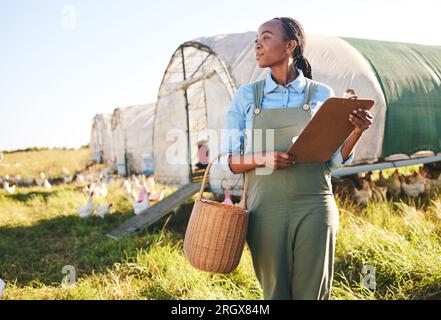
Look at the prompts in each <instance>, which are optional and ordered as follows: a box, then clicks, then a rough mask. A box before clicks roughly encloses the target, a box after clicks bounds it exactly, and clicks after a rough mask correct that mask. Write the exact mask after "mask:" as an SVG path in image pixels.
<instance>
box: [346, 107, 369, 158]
mask: <svg viewBox="0 0 441 320" xmlns="http://www.w3.org/2000/svg"><path fill="white" fill-rule="evenodd" d="M349 122H350V123H352V124H353V125H354V127H355V129H354V131H352V133H351V135H350V136H349V138H348V139H346V141H345V142H344V143H343V145H342V147H341V154H342V157H343V159H346V158H347V157H348V156H349V155H350V154H351V152H352V150H353V149H354V147H355V145H356V144H357V142H358V140H359V139H360V137H361V135H362V134H363V132H364V131H365V130H367V129H368V128H369V127H370V126H371V125H372V115H371V114H370V112H369V111H366V110H364V109H357V110H354V111H353V112H352V114H351V115H350V116H349Z"/></svg>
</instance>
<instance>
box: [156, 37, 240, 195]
mask: <svg viewBox="0 0 441 320" xmlns="http://www.w3.org/2000/svg"><path fill="white" fill-rule="evenodd" d="M188 47H193V48H196V49H197V50H201V51H205V52H206V53H208V55H207V56H206V57H205V58H204V59H203V60H202V62H201V63H200V64H199V66H198V67H197V68H196V70H195V71H194V72H193V73H192V74H191V75H190V77H188V78H187V74H186V70H185V54H184V49H185V48H188ZM178 51H180V53H181V61H182V71H183V76H184V79H183V81H186V80H188V79H191V78H192V77H193V76H194V75H195V74H196V73H197V72H198V71H199V70H200V68H201V67H202V66H203V65H204V64H205V62H206V61H207V60H208V58H209V57H211V56H213V57H214V58H216V60H217V61H218V62H219V65H220V66H221V67H222V69H223V71H224V72H225V75H226V80H227V81H228V82H227V83H226V85H229V86H230V90H231V92H233V93H234V92H235V91H236V90H237V88H236V86H235V84H234V81H233V79H232V78H231V75H230V71H229V70H228V67H227V66H226V64H225V63H224V61H223V60H222V59H221V58H219V56H218V55H217V54H216V52H214V51H213V50H212V49H211V48H210V47H209V46H207V45H205V44H203V43H201V42H199V41H186V42H184V43H182V44H181V45H180V46H179V47H178V48H177V49H176V50H175V52H173V54H172V56H171V59H170V61H169V63H168V65H167V68H166V69H165V70H166V71H165V72H164V75H163V77H162V80H161V84H160V85H159V90H158V96H157V99H156V107H155V112H154V115H155V119H156V118H157V112H158V102H159V98H160V92H161V88H162V86H163V84H164V81H165V79H166V76H167V72H168V70H169V68H170V66H171V64H172V62H173V58H174V57H175V56H176V54H177V52H178ZM190 86H191V84H190V85H188V86H185V87H184V99H185V114H186V123H187V128H186V135H187V162H188V166H189V176H188V178H189V181H190V183H192V182H194V179H193V178H194V176H193V167H192V164H191V158H190V157H191V150H190V148H191V146H190V117H189V109H188V107H189V105H190V104H189V102H188V95H187V89H188V87H190ZM206 107H207V106H206ZM155 126H156V121H154V122H153V141H154V142H153V143H156V137H155V132H156V130H155ZM209 188H210V187H209V184H208V187H207V189H209Z"/></svg>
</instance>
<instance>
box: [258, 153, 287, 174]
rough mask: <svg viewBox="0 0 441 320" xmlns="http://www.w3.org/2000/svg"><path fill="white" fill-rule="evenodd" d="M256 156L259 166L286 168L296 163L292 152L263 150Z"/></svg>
mask: <svg viewBox="0 0 441 320" xmlns="http://www.w3.org/2000/svg"><path fill="white" fill-rule="evenodd" d="M256 158H257V161H256V162H257V163H258V166H260V167H267V168H271V169H273V170H277V169H285V168H288V167H289V166H290V165H292V164H293V163H294V159H293V157H292V156H291V155H290V154H288V153H285V152H281V151H272V152H263V153H261V154H259V155H257V157H256Z"/></svg>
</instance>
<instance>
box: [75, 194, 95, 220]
mask: <svg viewBox="0 0 441 320" xmlns="http://www.w3.org/2000/svg"><path fill="white" fill-rule="evenodd" d="M93 195H94V193H93V192H91V193H90V195H89V200H88V202H87V204H86V205H85V206H84V207H81V206H78V207H77V211H78V214H79V215H80V217H81V218H87V217H89V216H90V215H91V214H92V213H93V211H94V210H95V205H94V203H93Z"/></svg>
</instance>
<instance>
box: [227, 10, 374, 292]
mask: <svg viewBox="0 0 441 320" xmlns="http://www.w3.org/2000/svg"><path fill="white" fill-rule="evenodd" d="M304 47H305V34H304V31H303V28H302V26H301V25H300V23H299V22H297V21H296V20H294V19H291V18H285V17H284V18H275V19H272V20H270V21H268V22H265V23H264V24H262V25H261V26H260V28H259V30H258V35H257V39H256V45H255V51H256V59H257V62H258V65H259V67H261V68H266V67H268V68H270V69H271V72H270V73H268V75H267V77H266V78H265V80H264V81H261V82H257V83H255V84H248V85H245V86H241V87H240V88H239V89H238V90H237V92H236V94H235V96H234V97H233V101H232V103H231V105H230V108H229V111H228V114H227V121H226V127H225V128H226V130H225V132H227V133H228V137H223V139H222V140H223V141H222V148H221V149H222V150H221V152H223V153H224V152H225V153H228V155H227V156H224V157H222V158H221V163H223V164H224V166H225V169H226V170H230V171H231V172H233V173H236V174H239V173H245V174H246V177H247V179H248V188H247V209H248V210H249V211H250V217H249V226H248V233H247V243H248V246H249V248H250V250H251V254H252V258H253V266H254V270H255V273H256V276H257V279H258V280H259V283H260V284H261V286H262V289H263V294H264V298H265V299H328V298H329V295H330V291H331V284H332V276H333V263H334V250H335V239H336V234H337V229H338V218H339V217H338V216H339V212H338V208H337V205H336V203H335V199H334V195H333V192H332V185H331V178H330V175H329V173H330V171H332V170H335V169H337V168H338V167H340V166H342V165H345V164H348V163H350V162H351V161H352V159H353V153H352V150H353V148H354V146H355V144H356V143H357V141H358V140H359V138H360V137H361V135H362V134H363V132H364V131H365V130H366V129H368V128H369V127H370V125H371V124H372V116H371V114H370V113H369V112H367V111H365V110H355V111H354V112H353V114H352V115H350V116H349V119H348V121H350V123H351V124H352V125H353V126H354V130H353V132H352V133H351V135H350V137H349V138H348V139H347V140H346V141H345V142H344V143H343V144H342V145H341V146H340V148H339V149H338V150H337V151H336V152H335V154H334V155H333V156H332V158H331V159H329V160H328V161H327V162H326V163H307V164H305V163H302V164H296V163H294V161H293V159H292V157H291V156H290V155H288V154H287V153H286V152H285V151H286V150H288V149H289V147H290V145H291V144H292V139H293V138H294V136H297V135H299V134H300V132H301V131H302V130H303V128H304V127H305V126H306V124H307V123H308V121H309V119H310V118H311V116H312V115H313V114H314V112H316V111H317V109H318V108H319V107H320V105H321V104H322V103H323V102H324V101H325V100H327V99H328V98H330V97H332V96H333V95H334V94H333V91H332V89H331V88H330V87H329V86H327V85H325V84H323V83H319V82H314V81H312V80H311V79H312V76H311V66H310V64H309V62H308V60H307V59H306V58H305V57H304V56H303V51H304ZM259 84H260V85H259ZM259 93H260V96H262V95H263V97H262V99H261V101H259ZM256 97H257V98H256ZM259 136H260V137H261V139H260V138H259V139H257V137H259ZM243 140H246V141H245V143H242V141H243ZM253 140H256V141H253ZM257 140H259V141H257ZM258 142H259V143H258ZM243 144H245V150H244V154H242V153H241V152H240V151H241V148H242V147H243ZM268 170H269V171H268Z"/></svg>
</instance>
